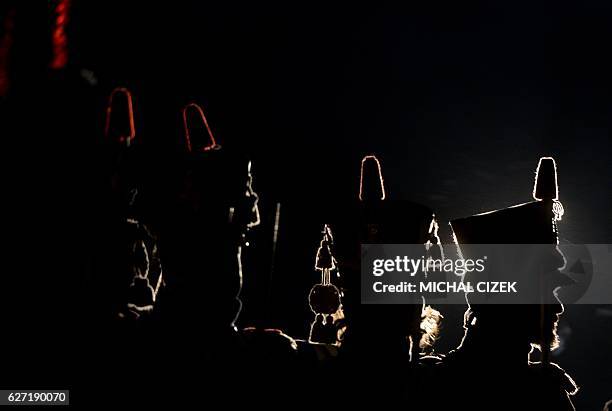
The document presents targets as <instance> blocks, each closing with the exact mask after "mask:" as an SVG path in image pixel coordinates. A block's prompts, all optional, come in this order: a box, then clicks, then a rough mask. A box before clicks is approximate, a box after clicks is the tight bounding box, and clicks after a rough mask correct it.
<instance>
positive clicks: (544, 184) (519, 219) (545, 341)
mask: <svg viewBox="0 0 612 411" xmlns="http://www.w3.org/2000/svg"><path fill="white" fill-rule="evenodd" d="M533 197H534V199H535V201H532V202H529V203H525V204H521V205H517V206H513V207H510V208H506V209H503V210H497V211H493V212H489V213H484V214H478V215H475V216H472V217H467V218H462V219H457V220H454V221H452V222H451V225H452V228H453V232H454V235H455V237H456V241H457V243H458V245H459V248H460V249H461V251H462V254H463V257H464V258H480V257H482V256H476V255H472V254H471V248H470V246H469V244H524V243H529V244H550V249H549V250H547V251H541V249H538V250H537V251H535V252H534V251H533V250H531V251H530V250H529V248H528V247H527V246H525V247H523V248H520V250H524V253H523V255H521V256H520V261H519V262H516V261H514V262H513V263H514V264H515V265H513V267H518V266H520V267H519V268H518V269H520V270H522V271H525V273H527V274H532V275H533V276H541V277H542V281H541V284H543V286H542V288H539V292H540V293H542V294H541V295H542V298H543V300H542V301H544V303H543V304H540V305H538V304H535V303H533V304H516V305H494V304H472V305H471V306H470V308H469V309H468V311H467V312H466V314H465V322H464V327H465V336H464V338H463V341H462V342H461V345H460V346H459V347H458V348H457V349H456V350H454V351H451V352H450V353H449V354H448V355H447V356H446V357H445V358H444V360H443V362H442V363H441V364H440V365H439V369H438V373H437V374H436V375H435V376H433V378H434V380H436V381H438V382H439V383H440V385H441V386H442V387H445V388H444V389H443V390H444V395H443V396H439V397H438V398H439V399H440V400H439V401H438V402H437V405H438V407H437V408H439V409H448V408H450V407H453V408H458V409H462V408H474V409H498V408H504V409H542V410H544V409H547V410H571V409H573V406H572V403H571V400H570V398H569V396H570V395H572V394H573V393H574V392H575V391H576V386H575V385H574V382H573V381H572V380H571V378H570V377H569V376H568V375H567V374H565V373H564V371H563V370H562V369H561V368H560V367H558V366H557V365H555V364H553V363H550V362H549V360H548V352H549V350H550V349H551V348H553V349H554V347H555V346H556V340H557V336H556V324H557V321H558V319H559V315H560V314H561V313H562V312H563V307H562V305H561V303H560V302H559V301H558V300H557V299H556V297H554V295H553V292H554V289H555V288H557V287H559V286H563V285H569V284H571V283H572V281H571V279H569V278H568V277H566V276H565V275H563V274H561V273H560V272H559V271H558V268H559V267H562V266H563V256H562V255H561V254H560V252H559V251H558V250H557V248H556V245H557V227H556V222H557V221H558V220H560V218H561V215H562V207H561V204H560V203H559V202H558V195H557V176H556V165H555V162H554V160H553V159H552V158H542V159H540V163H539V166H538V172H537V177H536V182H535V186H534V191H533ZM527 270H529V271H527ZM470 276H471V274H466V280H469V281H472V280H473V279H472V280H470V278H471V277H470ZM544 279H545V281H544ZM536 282H537V281H536ZM468 299H469V294H468ZM535 347H537V348H539V349H540V350H541V352H542V362H541V363H531V362H529V355H530V353H531V351H532V350H533V349H534V348H535ZM436 392H438V391H436Z"/></svg>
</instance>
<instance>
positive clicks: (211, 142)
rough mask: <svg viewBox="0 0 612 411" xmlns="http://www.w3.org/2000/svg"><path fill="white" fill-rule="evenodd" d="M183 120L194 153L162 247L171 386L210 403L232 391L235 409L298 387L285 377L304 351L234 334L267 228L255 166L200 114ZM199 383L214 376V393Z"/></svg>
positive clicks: (187, 156) (289, 342) (182, 172)
mask: <svg viewBox="0 0 612 411" xmlns="http://www.w3.org/2000/svg"><path fill="white" fill-rule="evenodd" d="M193 116H195V117H193ZM183 119H184V122H185V133H186V141H185V142H186V146H187V147H186V150H185V151H184V152H183V154H182V156H180V157H179V158H178V159H177V162H176V163H175V165H174V166H175V175H174V178H173V179H171V180H170V183H171V186H170V188H171V189H172V190H173V191H170V192H171V195H170V198H172V199H173V201H172V202H171V203H170V204H169V207H168V210H167V213H166V216H165V221H164V230H163V232H162V244H161V247H160V248H161V250H162V260H163V261H164V265H165V267H166V271H167V273H168V275H167V277H168V279H167V286H166V287H165V289H164V292H165V293H164V295H163V299H160V302H161V305H160V310H159V313H160V319H161V320H162V322H163V324H164V327H163V329H164V333H165V334H167V335H171V336H172V340H173V341H172V343H171V344H170V345H169V346H168V347H167V348H168V349H169V350H170V353H169V356H168V362H170V363H171V364H170V365H169V366H168V367H167V368H168V369H169V370H170V372H172V373H174V376H175V377H176V380H175V381H171V383H172V384H173V385H177V384H180V382H182V383H184V384H187V385H188V386H191V387H192V388H195V389H197V390H199V391H202V390H204V392H205V393H206V396H207V399H206V400H207V401H213V399H214V398H216V397H217V396H224V395H225V394H226V393H229V392H234V391H235V393H236V395H235V397H234V398H231V399H230V400H231V401H232V402H233V403H234V405H237V404H239V403H247V404H248V403H255V402H259V401H260V400H266V401H267V400H269V399H270V396H269V392H268V391H266V388H267V389H270V388H271V387H276V388H275V389H279V390H280V392H283V388H286V387H287V384H288V383H289V382H290V380H288V379H287V378H286V377H285V372H284V371H283V370H286V367H290V366H291V361H292V358H294V357H295V350H296V347H295V341H294V340H293V339H291V338H290V337H289V336H287V335H286V334H284V333H282V332H280V331H279V330H274V329H263V328H261V329H259V328H248V329H245V330H240V329H239V328H238V327H237V325H236V324H237V321H238V317H239V315H240V311H241V308H242V302H241V300H240V291H241V288H242V273H243V253H244V251H245V249H246V247H247V246H248V243H249V237H248V236H249V232H250V229H251V228H253V227H255V226H257V225H258V224H259V209H258V196H257V194H256V193H255V191H254V189H253V179H252V173H251V163H250V162H249V161H248V160H247V159H246V157H245V156H243V155H240V154H239V153H237V152H235V151H232V150H227V149H226V147H223V148H221V147H220V146H219V144H217V142H216V140H215V139H214V136H213V134H212V132H211V130H210V128H209V126H208V123H207V121H206V118H205V116H204V113H203V111H202V109H201V108H200V107H199V106H197V105H195V104H190V105H188V106H187V107H186V108H185V109H184V111H183ZM192 373H196V375H197V374H200V373H204V374H206V375H207V378H206V379H205V380H208V381H207V383H206V386H199V384H201V383H202V382H203V380H201V379H198V378H196V379H191V375H192ZM283 383H284V385H283ZM194 384H196V385H198V386H196V387H194ZM177 388H178V389H179V390H180V386H177ZM220 400H223V401H228V398H226V397H222V398H220Z"/></svg>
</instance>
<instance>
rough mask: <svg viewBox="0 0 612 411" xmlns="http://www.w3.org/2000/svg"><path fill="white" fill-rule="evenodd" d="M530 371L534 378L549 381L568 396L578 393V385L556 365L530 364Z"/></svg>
mask: <svg viewBox="0 0 612 411" xmlns="http://www.w3.org/2000/svg"><path fill="white" fill-rule="evenodd" d="M528 369H529V373H530V374H531V375H532V376H533V377H536V378H540V379H543V380H547V381H549V382H550V384H551V385H554V386H558V387H559V388H561V389H562V390H563V391H565V392H566V393H567V394H568V395H575V394H576V393H577V392H578V389H579V387H578V384H576V382H575V381H574V379H573V378H572V377H571V376H570V375H569V374H568V373H567V372H565V370H564V369H563V368H561V367H560V366H559V365H557V364H555V363H546V364H543V363H541V362H532V363H529V367H528Z"/></svg>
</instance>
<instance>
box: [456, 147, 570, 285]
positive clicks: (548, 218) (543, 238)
mask: <svg viewBox="0 0 612 411" xmlns="http://www.w3.org/2000/svg"><path fill="white" fill-rule="evenodd" d="M533 198H534V201H531V202H527V203H523V204H518V205H514V206H509V207H507V208H504V209H500V210H494V211H489V212H485V213H481V214H476V215H473V216H470V217H465V218H459V219H455V220H452V221H451V222H450V225H451V227H452V230H453V233H454V236H455V239H456V242H457V244H458V246H459V248H460V249H461V251H462V254H463V256H464V257H466V258H467V257H469V256H468V255H466V253H467V254H469V249H470V247H468V246H466V245H468V244H554V245H556V244H557V243H558V231H557V224H556V221H558V220H559V219H560V218H561V215H562V206H561V204H560V203H559V202H558V185H557V168H556V163H555V160H554V159H553V158H552V157H542V158H540V161H539V164H538V168H537V170H536V178H535V183H534V187H533ZM559 260H560V261H559V265H558V267H562V266H563V259H562V255H561V254H559ZM549 274H550V275H551V278H550V279H549V280H550V283H549V284H550V285H551V286H566V285H572V284H575V282H574V280H572V279H571V278H570V277H568V276H567V275H565V274H563V273H561V272H559V270H551V271H550V273H549Z"/></svg>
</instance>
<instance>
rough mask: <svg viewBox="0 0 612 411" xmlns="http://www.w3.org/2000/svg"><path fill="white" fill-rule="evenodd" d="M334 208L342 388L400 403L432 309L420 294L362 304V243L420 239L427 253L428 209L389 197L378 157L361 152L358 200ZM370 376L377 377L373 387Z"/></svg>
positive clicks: (433, 230) (433, 238) (431, 224)
mask: <svg viewBox="0 0 612 411" xmlns="http://www.w3.org/2000/svg"><path fill="white" fill-rule="evenodd" d="M339 213H340V214H341V215H339V216H338V217H337V219H338V223H337V224H335V225H332V226H333V227H336V228H335V230H334V232H335V236H334V238H335V250H336V252H337V258H338V263H339V265H340V269H341V271H342V273H343V279H344V283H343V286H344V289H345V290H346V291H345V297H344V301H345V304H344V311H345V316H346V318H345V321H346V324H347V329H346V333H345V338H344V341H343V345H342V347H341V352H340V354H341V359H342V365H343V368H344V371H345V372H346V374H345V377H346V378H347V381H348V386H347V387H346V390H347V391H351V390H354V389H355V387H358V390H359V394H358V395H359V398H360V399H361V400H365V401H372V403H373V404H377V403H378V404H386V405H391V404H405V399H406V398H407V396H409V395H411V394H410V385H411V384H410V382H411V381H412V379H413V378H417V376H416V374H412V373H418V371H416V368H417V367H416V364H417V363H418V357H419V355H420V352H421V348H428V347H426V346H425V345H423V344H421V342H422V341H423V342H425V341H427V342H431V338H430V337H432V336H431V335H429V336H428V335H424V334H425V332H424V329H423V328H422V327H421V323H422V320H423V315H424V313H432V311H425V310H424V307H423V303H422V299H421V298H416V299H415V301H414V304H402V305H362V304H361V293H360V290H361V285H360V277H361V271H360V265H361V252H362V251H361V244H423V252H424V253H426V247H425V244H426V243H430V244H434V245H435V247H434V248H435V249H436V250H435V252H439V251H440V249H439V248H438V244H439V240H438V238H437V224H436V221H435V219H434V216H433V212H432V211H431V210H430V209H429V208H427V207H425V206H422V205H419V204H415V203H412V202H408V201H398V200H394V199H392V198H389V194H388V193H387V191H386V187H385V183H384V179H383V173H382V170H381V165H380V162H379V160H378V159H377V158H376V157H375V156H366V157H364V158H363V160H362V162H361V176H360V186H359V201H358V202H354V203H353V204H352V205H351V207H348V208H347V209H345V210H341V211H340V212H339ZM434 256H436V255H435V254H434ZM435 318H436V319H439V317H435ZM411 361H412V364H411ZM373 376H375V377H373ZM372 378H376V380H377V383H376V388H373V386H372V385H371V384H372Z"/></svg>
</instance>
